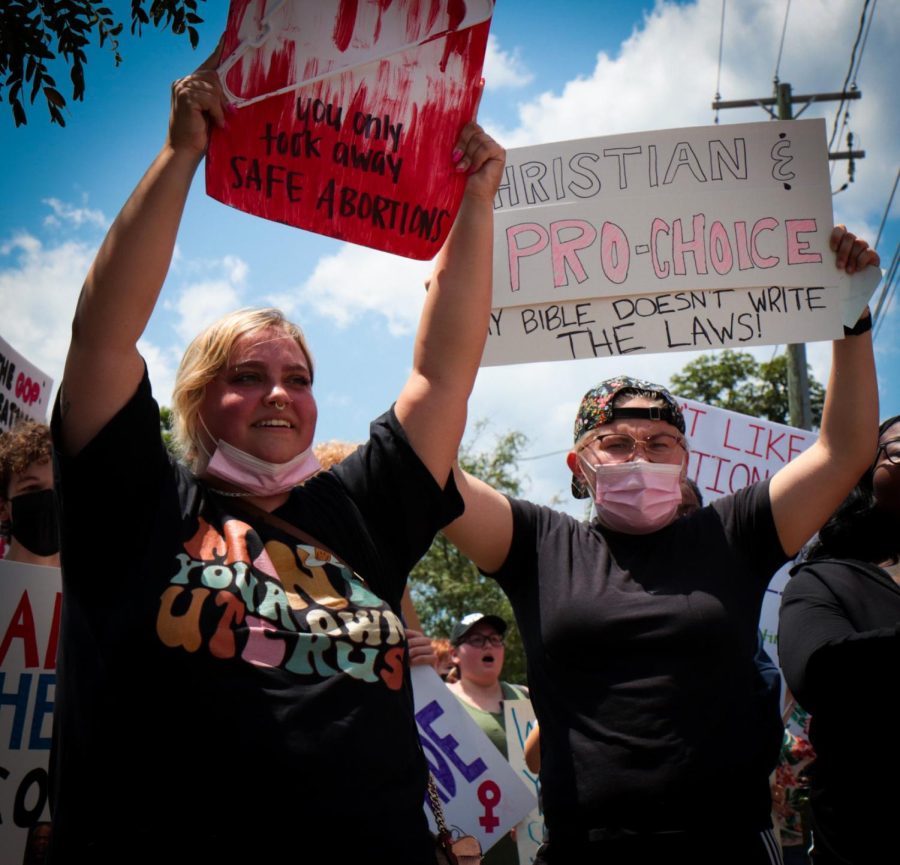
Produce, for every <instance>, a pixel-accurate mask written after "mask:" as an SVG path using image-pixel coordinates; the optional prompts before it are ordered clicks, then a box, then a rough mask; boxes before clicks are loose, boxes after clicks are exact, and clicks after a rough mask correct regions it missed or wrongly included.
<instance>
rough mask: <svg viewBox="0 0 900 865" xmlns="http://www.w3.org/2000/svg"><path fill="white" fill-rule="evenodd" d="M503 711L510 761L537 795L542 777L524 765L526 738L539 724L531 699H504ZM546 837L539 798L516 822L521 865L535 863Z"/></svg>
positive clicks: (507, 751) (517, 845)
mask: <svg viewBox="0 0 900 865" xmlns="http://www.w3.org/2000/svg"><path fill="white" fill-rule="evenodd" d="M503 715H504V718H503V720H504V723H505V725H506V753H507V754H509V765H510V766H512V768H513V770H514V771H515V772H517V773H518V775H519V777H520V778H522V780H523V781H525V783H526V784H527V785H528V786H529V787H532V788H533V789H534V794H535V796H537V795H538V794H539V793H540V779H539V777H538V775H536V774H535V773H534V772H532V771H531V770H530V769H529V768H528V766H526V765H525V740H526V739H527V738H528V734H529V733H530V732H531V730H532V728H534V727H536V726H537V720H536V719H535V716H534V708H533V707H532V705H531V701H530V700H504V701H503ZM543 839H544V812H543V811H542V810H541V804H540V799H538V803H537V805H536V806H535V807H534V808H533V809H532V810H531V811H530V812H529V813H528V815H527V816H526V817H525V819H523V820H521V821H520V822H519V825H518V826H516V847H517V848H518V851H519V865H532V863H533V862H534V860H535V857H536V856H537V851H538V847H540V846H541V844H542V843H543Z"/></svg>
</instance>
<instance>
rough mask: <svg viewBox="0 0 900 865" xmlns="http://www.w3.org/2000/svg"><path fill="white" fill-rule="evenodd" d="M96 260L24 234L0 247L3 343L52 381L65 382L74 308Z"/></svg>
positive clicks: (76, 248) (78, 246) (86, 251)
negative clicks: (91, 266) (93, 260)
mask: <svg viewBox="0 0 900 865" xmlns="http://www.w3.org/2000/svg"><path fill="white" fill-rule="evenodd" d="M93 256H94V250H93V248H91V247H89V246H87V245H86V244H83V243H77V242H74V241H72V242H68V243H62V244H58V245H50V246H46V245H44V244H43V243H42V242H41V241H40V240H39V239H38V238H36V237H34V236H33V235H31V234H26V233H21V234H18V235H16V236H15V237H13V238H11V239H10V240H9V241H7V242H5V243H3V245H2V246H0V305H2V308H3V315H2V325H0V327H2V332H3V337H4V339H6V341H7V342H9V343H10V344H11V345H12V346H13V348H15V349H16V351H18V352H19V353H20V354H21V355H23V356H24V357H25V358H26V359H27V360H28V361H30V362H31V363H33V364H34V365H35V366H37V367H38V368H39V369H41V370H42V371H43V372H45V373H46V374H47V375H49V376H50V377H51V378H53V380H54V383H55V385H56V386H58V385H59V382H60V379H61V378H62V371H63V365H64V363H65V357H66V351H67V349H68V346H69V334H70V328H71V322H72V315H73V313H74V311H75V303H76V301H77V299H78V295H79V293H80V291H81V284H82V281H83V280H84V276H85V274H86V273H87V271H88V267H89V266H90V263H91V260H92V258H93Z"/></svg>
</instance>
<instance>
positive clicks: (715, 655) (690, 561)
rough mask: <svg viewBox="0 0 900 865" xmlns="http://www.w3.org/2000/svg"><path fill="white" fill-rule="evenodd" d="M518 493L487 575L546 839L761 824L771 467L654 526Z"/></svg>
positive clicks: (773, 545)
mask: <svg viewBox="0 0 900 865" xmlns="http://www.w3.org/2000/svg"><path fill="white" fill-rule="evenodd" d="M511 503H512V508H513V519H514V531H513V542H512V547H511V550H510V553H509V556H508V558H507V560H506V562H505V563H504V565H503V567H502V568H501V570H500V571H499V572H498V573H497V574H495V575H494V576H495V577H496V579H497V580H498V582H499V583H500V585H501V586H502V588H503V589H504V591H505V592H506V593H507V594H508V595H509V598H510V601H511V602H512V606H513V609H514V611H515V615H516V620H517V622H518V624H519V628H520V630H521V632H522V639H523V642H524V645H525V651H526V656H527V661H528V683H529V686H530V690H531V699H532V703H533V705H534V707H535V712H536V714H537V717H538V721H539V723H540V727H541V740H542V741H541V746H542V747H541V759H542V762H541V784H542V793H543V803H544V811H545V816H546V820H547V826H548V828H549V831H550V837H551V839H553V838H563V837H565V836H570V837H572V838H573V839H574V838H586V837H588V838H591V839H593V840H603V839H606V838H615V837H619V836H623V835H630V834H650V833H656V832H665V831H681V830H702V829H703V827H710V826H715V827H716V828H717V829H722V828H723V827H724V826H728V825H731V826H735V827H740V828H742V829H755V828H759V829H762V828H764V827H765V826H767V825H768V821H769V795H768V777H767V776H768V766H767V749H766V747H765V743H764V742H761V741H759V738H758V737H759V725H758V718H759V711H760V709H759V691H760V687H761V686H760V680H759V675H760V674H759V672H758V670H757V668H756V665H755V663H754V654H755V652H756V649H757V627H758V622H759V615H760V608H761V605H762V598H763V595H764V593H765V588H766V585H767V584H768V582H769V579H770V578H771V576H772V574H773V573H774V571H775V570H776V569H777V568H778V567H779V566H780V565H781V564H782V563H783V562H784V560H785V554H784V552H783V550H782V549H781V545H780V543H779V541H778V536H777V532H776V529H775V525H774V521H773V519H772V513H771V507H770V504H769V496H768V483H767V482H762V483H759V484H756V485H754V486H751V487H748V488H746V489H744V490H741V491H740V492H738V493H736V494H735V495H733V496H729V497H726V498H722V499H719V500H718V501H716V502H713V503H712V504H711V505H709V506H708V507H705V508H703V509H701V510H699V511H696V512H695V513H693V514H691V515H689V516H686V517H682V518H681V519H679V520H677V521H676V522H675V523H673V524H671V525H669V526H667V527H665V528H664V529H661V530H660V531H658V532H654V533H652V534H648V535H624V534H618V533H615V532H611V531H608V530H606V529H603V528H601V527H600V526H599V525H598V524H596V523H594V524H587V523H582V522H579V521H577V520H575V519H573V518H572V517H570V516H567V515H565V514H561V513H559V512H557V511H554V510H551V509H549V508H542V507H537V506H535V505H532V504H529V503H528V502H523V501H519V500H512V501H511Z"/></svg>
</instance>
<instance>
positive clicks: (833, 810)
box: [778, 417, 900, 865]
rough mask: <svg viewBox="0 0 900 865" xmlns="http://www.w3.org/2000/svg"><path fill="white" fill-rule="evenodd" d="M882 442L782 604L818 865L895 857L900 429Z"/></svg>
mask: <svg viewBox="0 0 900 865" xmlns="http://www.w3.org/2000/svg"><path fill="white" fill-rule="evenodd" d="M879 433H880V435H879V439H878V449H877V451H876V454H875V461H874V462H873V463H872V464H871V466H870V467H869V468H868V470H867V471H866V472H865V474H863V476H862V478H860V480H859V483H858V484H857V485H856V487H855V488H854V489H853V490H852V491H851V493H850V494H849V495H848V496H847V498H846V500H845V501H844V502H843V503H842V504H841V506H840V507H839V508H838V509H837V510H836V511H835V513H834V515H833V516H832V517H831V519H830V520H828V522H827V523H826V524H825V526H824V527H823V528H822V530H821V532H819V538H818V541H817V543H815V544H814V545H813V547H812V549H811V550H810V552H809V559H808V561H806V562H804V563H803V564H801V565H798V566H797V567H796V568H795V569H794V570H793V572H792V574H793V576H792V578H791V580H790V581H789V582H788V584H787V586H786V587H785V590H784V594H783V596H782V605H781V621H780V625H779V636H778V640H779V644H778V645H779V656H780V659H781V664H782V669H783V670H784V675H785V679H786V680H787V683H788V685H789V686H790V688H791V691H792V692H793V693H794V695H795V696H796V698H797V701H798V702H799V703H800V705H801V706H802V707H803V708H804V709H806V710H807V711H808V712H809V713H810V714H811V715H812V719H811V721H810V725H809V738H810V741H811V742H812V745H813V747H814V748H815V752H816V760H815V762H814V763H813V764H812V766H811V767H810V768H809V778H810V787H811V789H810V805H811V823H812V835H813V849H812V860H813V862H814V863H815V865H831V863H854V865H856V863H859V865H863V863H866V865H868V863H872V862H883V861H887V859H890V858H891V856H892V854H891V853H890V852H889V851H891V850H893V849H894V848H895V847H896V841H895V837H894V836H895V832H894V822H895V820H896V810H897V809H896V803H897V796H896V794H895V793H894V792H893V784H894V781H895V779H897V778H898V777H900V746H898V744H897V741H896V738H895V737H894V736H893V735H892V731H891V732H888V733H887V734H885V735H882V734H881V731H882V728H883V726H884V724H885V723H887V724H888V726H890V723H891V722H892V721H893V719H894V718H895V717H896V714H897V711H896V710H897V698H896V694H895V688H894V684H893V681H892V675H893V671H894V670H895V669H896V666H897V662H898V661H900V417H892V418H890V419H888V420H886V421H885V422H884V423H882V425H881V428H880V430H879ZM867 741H872V742H874V744H875V747H874V750H872V749H871V748H867V747H866V745H864V744H863V743H864V742H867ZM870 751H871V753H870ZM886 856H887V859H886V858H885V857H886Z"/></svg>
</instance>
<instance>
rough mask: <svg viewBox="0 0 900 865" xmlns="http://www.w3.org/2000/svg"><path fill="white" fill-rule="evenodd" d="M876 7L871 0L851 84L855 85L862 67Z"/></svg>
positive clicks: (875, 2) (874, 1)
mask: <svg viewBox="0 0 900 865" xmlns="http://www.w3.org/2000/svg"><path fill="white" fill-rule="evenodd" d="M877 5H878V0H873V2H872V13H871V14H870V15H869V20H868V21H867V22H866V32H865V34H864V35H863V39H862V45H861V46H860V49H859V57H858V58H857V60H856V69H854V70H853V81H852V82H851V83H852V84H856V78H857V76H858V75H859V67H860V66H861V65H862V59H863V54H864V53H865V51H866V43H867V42H868V41H869V31H870V30H871V29H872V21H874V20H875V7H876V6H877Z"/></svg>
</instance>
